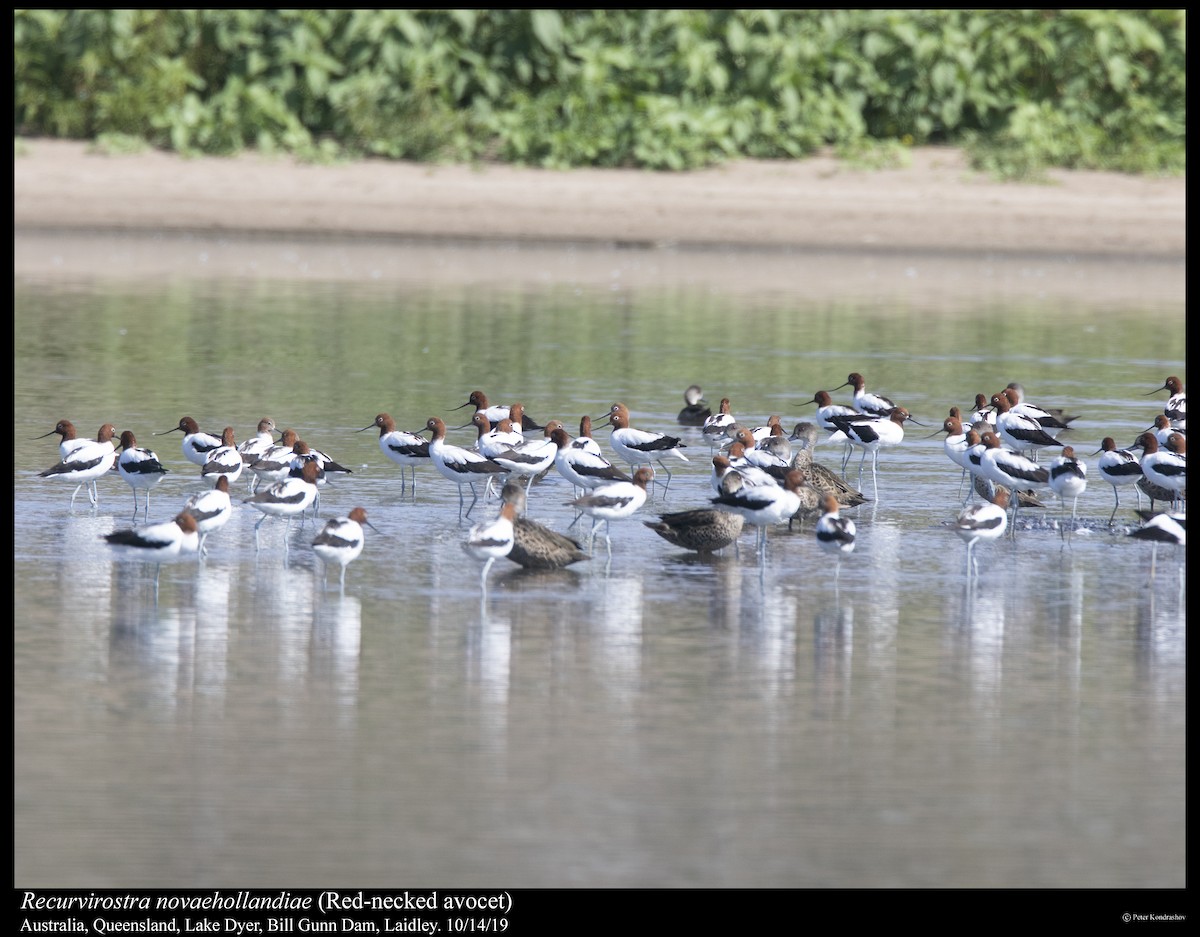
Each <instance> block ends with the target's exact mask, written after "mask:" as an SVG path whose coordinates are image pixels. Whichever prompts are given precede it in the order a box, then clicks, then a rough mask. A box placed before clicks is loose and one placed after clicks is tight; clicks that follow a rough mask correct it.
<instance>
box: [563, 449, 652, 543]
mask: <svg viewBox="0 0 1200 937" xmlns="http://www.w3.org/2000/svg"><path fill="white" fill-rule="evenodd" d="M653 478H654V472H653V471H651V470H650V468H649V467H648V466H645V465H643V466H641V467H640V468H638V469H637V471H635V472H634V473H633V480H632V481H627V482H609V483H608V484H606V485H600V486H599V487H597V488H593V489H592V490H591V491H590V492H589V493H588V494H586V495H584V496H583V497H582V498H576V499H575V500H573V501H569V502H568V504H570V505H571V506H572V507H575V508H578V509H579V510H580V511H583V512H584V513H585V514H587V515H588V516H590V517H591V518H592V528H591V533H590V535H589V539H588V549H589V550H590V549H592V546H593V545H594V544H595V542H596V533H597V530H598V529H603V530H604V542H605V547H606V549H607V550H608V553H609V555H610V556H611V555H612V541H611V539H610V538H609V533H608V522H609V521H612V520H621V519H623V518H626V517H629V516H631V515H632V514H633V513H634V512H635V511H637V510H638V508H640V507H641V506H642V505H643V504H645V503H646V486H647V485H648V484H650V482H651V481H652V480H653Z"/></svg>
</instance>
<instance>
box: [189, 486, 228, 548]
mask: <svg viewBox="0 0 1200 937" xmlns="http://www.w3.org/2000/svg"><path fill="white" fill-rule="evenodd" d="M183 509H184V510H185V511H187V512H188V513H189V514H191V515H192V517H194V518H195V519H196V532H197V533H198V534H199V535H200V544H199V547H198V550H199V553H200V556H202V557H203V556H206V555H208V547H206V546H205V545H204V541H205V540H207V539H208V535H209V534H211V533H212V532H213V531H214V530H219V529H220V528H222V527H224V526H225V525H226V523H228V522H229V518H231V517H233V502H232V501H231V500H230V498H229V477H228V476H226V475H222V476H221V477H220V478H218V479H217V483H216V484H215V485H214V486H213V487H212V488H211V489H210V490H209V491H201V492H199V493H197V494H194V495H192V496H191V497H190V498H188V499H187V503H185V504H184V506H183Z"/></svg>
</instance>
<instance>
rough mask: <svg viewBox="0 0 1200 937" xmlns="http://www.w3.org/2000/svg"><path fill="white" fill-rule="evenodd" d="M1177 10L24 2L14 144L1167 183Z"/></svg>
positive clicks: (1178, 166) (1180, 123) (1172, 162)
mask: <svg viewBox="0 0 1200 937" xmlns="http://www.w3.org/2000/svg"><path fill="white" fill-rule="evenodd" d="M1185 38H1186V19H1185V13H1184V12H1183V11H1182V10H992V11H981V10H973V11H967V10H903V11H896V10H804V11H800V10H797V11H772V10H580V11H565V10H446V11H412V10H19V11H17V12H16V13H15V15H14V33H13V51H14V78H15V85H14V124H15V132H16V134H18V135H34V134H40V135H52V136H63V137H76V138H89V139H90V138H100V139H107V140H108V141H110V142H111V141H116V140H126V141H130V140H132V141H146V142H147V143H150V144H153V145H157V146H163V147H169V148H172V149H174V150H177V151H179V152H183V153H234V152H237V151H238V150H240V149H243V148H245V147H257V148H260V149H264V150H284V151H288V152H292V153H295V154H297V155H300V156H303V157H305V158H310V159H316V158H335V157H343V156H356V155H378V156H384V157H390V158H404V159H415V160H453V161H464V160H478V159H496V160H504V161H511V162H518V163H525V164H533V165H542V166H550V167H566V166H581V165H586V166H641V167H649V168H655V169H686V168H691V167H697V166H704V165H709V164H712V163H715V162H719V161H721V160H724V159H728V158H733V157H739V156H747V157H759V158H783V157H798V156H804V155H806V154H808V153H811V152H812V151H813V150H814V149H816V148H817V147H820V146H824V145H834V146H836V147H839V148H842V151H843V152H849V153H854V152H856V151H857V152H870V151H872V149H874V150H875V151H878V150H879V148H880V147H883V148H884V150H885V151H886V148H887V147H899V146H902V145H911V144H923V143H955V144H960V145H965V146H967V147H968V150H969V152H970V153H971V154H972V156H973V158H974V159H975V161H976V163H977V165H982V166H987V167H989V168H991V169H993V170H996V171H998V172H1001V173H1010V174H1012V173H1021V174H1027V173H1030V172H1035V171H1036V170H1037V169H1039V168H1040V167H1043V166H1067V167H1079V168H1095V169H1116V170H1124V171H1135V172H1180V171H1183V169H1184V166H1185V120H1186V103H1185V97H1186V96H1185V87H1186V79H1185V75H1186V68H1185Z"/></svg>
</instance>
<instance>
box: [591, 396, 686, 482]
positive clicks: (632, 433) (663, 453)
mask: <svg viewBox="0 0 1200 937" xmlns="http://www.w3.org/2000/svg"><path fill="white" fill-rule="evenodd" d="M607 419H608V425H609V426H610V427H612V430H611V432H610V433H609V443H610V444H611V445H612V448H613V451H614V452H615V453H616V454H617V455H619V456H620V457H621V458H622V459H624V460H625V461H626V462H628V463H629V465H630V467H631V468H632V467H634V466H638V465H649V464H650V463H652V462H653V463H657V464H658V466H659V467H660V468H662V470H663V471H664V472H666V473H667V482H666V486H665V487H666V488H670V487H671V470H670V469H669V468H667V466H666V465H665V464H664V463H663V459H665V458H667V457H668V456H674V457H675V458H677V459H682V460H683V461H684V462H688V461H690V460H689V459H688V457H687V456H685V455H684V454H683V452H682V450H683V449H684V448H685V444H684V443H683V442H682V441H681V440H680V439H679V437H678V436H668V435H667V434H666V433H652V432H649V431H647V430H641V429H635V428H634V427H633V426H631V425H630V422H629V408H628V407H627V406H625V404H623V403H614V404H613V405H612V408H611V409H610V410H609V411H608V417H607ZM601 425H603V424H601ZM635 478H636V473H635Z"/></svg>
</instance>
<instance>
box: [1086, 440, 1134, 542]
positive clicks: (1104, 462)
mask: <svg viewBox="0 0 1200 937" xmlns="http://www.w3.org/2000/svg"><path fill="white" fill-rule="evenodd" d="M1092 455H1098V456H1100V458H1099V459H1098V460H1097V461H1096V471H1097V472H1098V473H1099V474H1100V477H1101V478H1103V479H1104V480H1105V481H1106V482H1108V483H1109V484H1110V485H1112V488H1113V498H1114V499H1115V503H1114V504H1113V511H1112V515H1111V516H1110V517H1109V519H1108V523H1109V526H1110V527H1111V526H1112V523H1113V521H1114V520H1115V519H1116V516H1117V509H1118V508H1120V507H1121V489H1122V488H1123V487H1125V486H1126V485H1132V486H1133V490H1134V491H1135V492H1136V493H1137V501H1138V507H1141V506H1142V492H1141V490H1140V489H1139V488H1138V487H1137V483H1138V481H1139V480H1140V479H1141V478H1142V477H1143V475H1142V463H1141V460H1140V459H1139V458H1138V457H1137V454H1136V453H1134V452H1132V451H1131V450H1129V449H1118V448H1117V443H1116V440H1115V439H1113V438H1112V437H1111V436H1105V437H1104V439H1103V440H1102V441H1101V443H1100V448H1099V449H1097V450H1096V451H1095V452H1093V453H1092Z"/></svg>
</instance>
